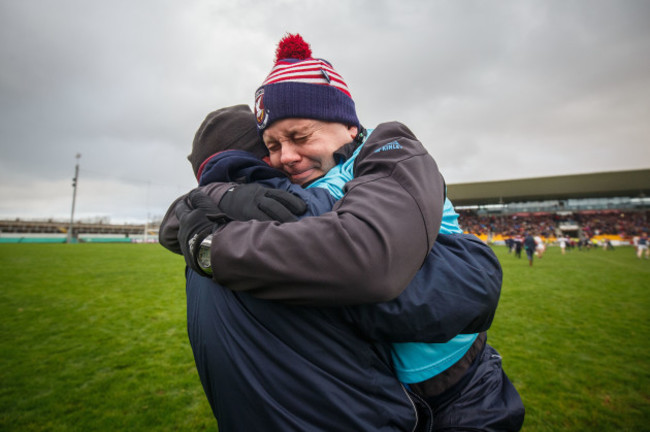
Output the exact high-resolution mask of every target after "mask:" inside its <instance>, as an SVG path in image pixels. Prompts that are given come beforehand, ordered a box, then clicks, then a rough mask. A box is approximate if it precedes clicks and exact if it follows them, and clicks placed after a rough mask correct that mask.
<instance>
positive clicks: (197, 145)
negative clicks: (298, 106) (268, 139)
mask: <svg viewBox="0 0 650 432" xmlns="http://www.w3.org/2000/svg"><path fill="white" fill-rule="evenodd" d="M224 150H245V151H248V152H251V153H253V154H254V155H255V156H257V157H259V158H263V157H264V156H267V155H268V150H267V149H266V146H265V145H264V142H263V141H262V140H261V139H260V136H259V134H258V133H257V128H256V126H255V115H254V114H253V112H252V111H251V109H250V107H249V106H248V105H235V106H231V107H227V108H221V109H218V110H216V111H213V112H211V113H210V114H208V115H207V117H206V118H205V120H203V123H201V126H200V127H199V130H197V131H196V135H195V136H194V142H193V143H192V153H190V154H189V155H188V156H187V160H189V161H190V163H191V164H192V169H193V170H194V175H195V176H196V178H197V179H198V178H199V177H200V170H201V167H202V166H203V165H204V164H205V162H207V161H208V159H210V157H211V156H214V155H215V154H216V153H219V152H222V151H224Z"/></svg>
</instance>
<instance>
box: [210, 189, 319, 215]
mask: <svg viewBox="0 0 650 432" xmlns="http://www.w3.org/2000/svg"><path fill="white" fill-rule="evenodd" d="M219 208H220V209H221V210H222V211H223V212H224V213H226V214H227V215H228V216H229V217H230V218H232V219H234V220H240V221H247V220H251V219H257V220H276V221H279V222H294V221H296V220H298V218H297V217H296V216H297V215H301V214H303V213H304V212H306V211H307V204H305V202H304V201H303V200H302V199H301V198H300V197H298V196H297V195H294V194H292V193H290V192H286V191H283V190H279V189H271V188H268V187H265V186H262V185H259V184H257V183H248V184H242V185H238V186H235V187H233V188H232V189H230V190H229V191H228V192H226V194H225V195H224V196H223V197H222V198H221V201H220V202H219Z"/></svg>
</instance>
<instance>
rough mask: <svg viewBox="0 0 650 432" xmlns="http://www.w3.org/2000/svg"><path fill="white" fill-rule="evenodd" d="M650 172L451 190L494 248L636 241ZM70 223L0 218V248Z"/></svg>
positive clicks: (132, 234)
mask: <svg viewBox="0 0 650 432" xmlns="http://www.w3.org/2000/svg"><path fill="white" fill-rule="evenodd" d="M649 189H650V169H646V170H633V171H616V172H602V173H591V174H576V175H566V176H554V177H539V178H527V179H518V180H501V181H490V182H480V183H460V184H449V185H447V194H448V196H449V198H450V199H451V201H452V202H453V203H454V206H455V207H456V210H457V211H458V213H459V214H460V218H459V223H460V225H461V227H462V228H463V229H464V230H465V231H466V232H469V233H473V234H476V235H477V236H479V237H480V238H481V239H482V240H483V241H485V242H488V243H497V244H499V243H505V240H506V239H507V238H509V237H512V236H515V235H521V234H523V233H524V232H526V231H530V232H532V233H535V234H539V235H541V236H542V237H543V238H544V240H545V241H546V242H548V243H552V242H555V241H556V238H557V236H559V235H563V236H569V237H571V238H573V239H575V241H576V242H577V241H585V240H586V241H589V242H590V244H591V243H593V242H603V241H606V240H609V241H611V243H612V244H614V245H621V244H631V243H632V242H633V241H634V238H635V237H636V236H639V235H640V234H641V233H642V232H649V231H650V229H649V223H648V221H649V218H648V217H649V216H650V214H649V213H650V198H648V193H649V192H650V190H649ZM159 223H160V222H153V223H151V224H148V225H127V224H125V225H111V224H109V223H102V222H99V223H88V222H86V223H84V222H75V224H74V228H73V236H72V238H73V239H74V241H79V242H153V241H157V239H158V226H159ZM68 229H69V221H54V220H47V221H26V220H19V219H17V220H4V221H0V243H7V242H13V243H15V242H36V241H41V242H59V243H63V242H65V241H66V237H67V232H68Z"/></svg>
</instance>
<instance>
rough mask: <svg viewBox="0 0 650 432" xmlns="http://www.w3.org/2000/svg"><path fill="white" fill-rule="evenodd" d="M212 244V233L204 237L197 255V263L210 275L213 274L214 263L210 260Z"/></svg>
mask: <svg viewBox="0 0 650 432" xmlns="http://www.w3.org/2000/svg"><path fill="white" fill-rule="evenodd" d="M211 246H212V234H210V235H208V236H207V237H206V238H204V239H203V241H202V242H201V245H200V246H199V252H198V254H197V255H196V263H197V264H198V265H199V267H200V268H201V270H203V272H204V273H205V274H207V275H209V276H212V263H211V262H210V247H211Z"/></svg>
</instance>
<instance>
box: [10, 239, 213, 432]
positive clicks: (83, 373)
mask: <svg viewBox="0 0 650 432" xmlns="http://www.w3.org/2000/svg"><path fill="white" fill-rule="evenodd" d="M183 268H184V262H183V259H182V257H179V256H175V255H173V254H171V253H169V252H167V251H166V250H165V249H163V248H162V247H161V246H159V245H131V244H127V245H103V244H102V245H93V244H77V245H36V244H26V245H0V281H1V282H0V286H1V287H2V289H1V290H0V292H1V302H0V314H1V315H0V316H1V317H2V318H1V321H0V322H1V323H2V325H1V327H0V329H1V333H0V334H1V349H2V361H1V363H0V382H1V393H0V407H1V417H0V419H1V420H0V430H3V431H14V430H15V431H71V430H74V431H105V430H115V431H126V430H128V431H151V430H156V431H181V430H187V431H190V430H192V431H193V430H213V431H214V430H216V429H217V427H216V422H215V420H214V418H213V417H212V413H211V411H210V408H209V405H208V403H207V400H206V398H205V396H204V394H203V390H202V388H201V384H200V382H199V379H198V375H197V373H196V370H195V367H194V362H193V358H192V353H191V349H190V347H189V343H188V341H187V332H186V324H185V289H184V276H183Z"/></svg>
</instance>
